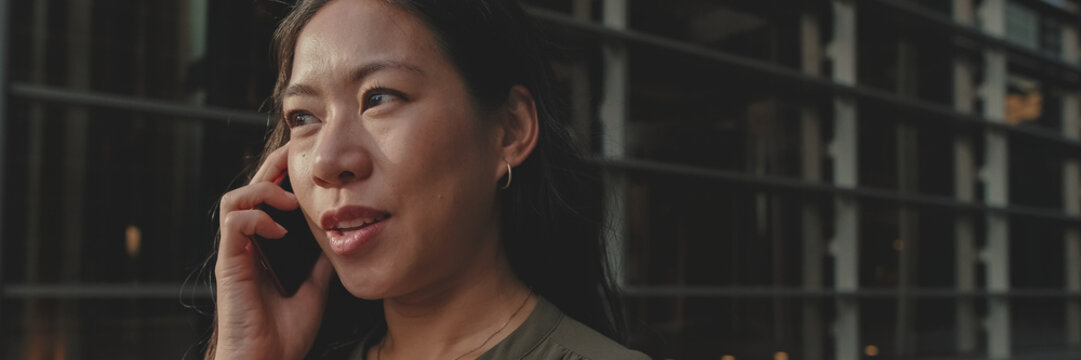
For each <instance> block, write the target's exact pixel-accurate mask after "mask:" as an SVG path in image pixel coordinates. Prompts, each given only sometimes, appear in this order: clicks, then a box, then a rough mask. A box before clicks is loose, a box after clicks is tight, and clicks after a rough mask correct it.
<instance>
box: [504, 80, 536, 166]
mask: <svg viewBox="0 0 1081 360" xmlns="http://www.w3.org/2000/svg"><path fill="white" fill-rule="evenodd" d="M500 112H501V114H500V115H501V116H500V121H499V128H500V129H499V130H498V133H499V135H498V141H499V142H498V144H499V147H500V155H502V157H503V158H502V160H504V161H506V162H507V163H509V164H510V166H511V167H515V166H518V165H519V164H521V163H522V162H523V161H525V159H526V158H528V157H529V154H530V153H532V152H533V148H534V147H536V146H537V135H538V133H539V124H538V123H537V103H536V101H534V100H533V94H532V93H531V92H530V91H529V89H528V88H526V87H525V86H521V85H515V86H514V87H512V88H511V89H510V93H509V94H507V102H506V103H504V104H503V107H502V108H501V109H500ZM498 166H499V167H498V169H499V170H497V171H498V173H497V175H498V176H499V177H503V176H504V175H506V172H507V168H506V165H505V164H503V162H500V163H499V164H498Z"/></svg>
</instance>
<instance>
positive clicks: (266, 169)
mask: <svg viewBox="0 0 1081 360" xmlns="http://www.w3.org/2000/svg"><path fill="white" fill-rule="evenodd" d="M288 165H289V143H288V142H287V143H285V145H282V146H281V147H279V148H277V149H274V151H271V152H270V155H267V157H266V160H265V161H263V164H262V165H260V166H259V170H258V171H256V172H255V176H252V178H251V182H250V183H249V184H254V183H257V182H260V181H272V180H274V179H275V178H277V177H278V175H279V174H281V173H282V172H283V171H285V170H286V169H287V168H288Z"/></svg>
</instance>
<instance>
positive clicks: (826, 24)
mask: <svg viewBox="0 0 1081 360" xmlns="http://www.w3.org/2000/svg"><path fill="white" fill-rule="evenodd" d="M526 4H527V5H528V12H529V14H530V15H531V16H532V17H533V18H534V19H536V20H537V22H538V24H539V25H540V26H541V28H542V30H543V31H544V33H545V34H546V35H547V37H548V38H550V40H551V41H552V44H551V50H552V54H553V56H554V57H555V64H554V66H555V69H556V73H557V76H558V78H559V84H558V85H559V89H560V90H561V92H562V93H563V94H564V95H565V97H566V98H567V102H568V105H569V106H568V109H567V111H566V113H565V114H564V116H568V117H571V118H572V119H573V120H574V124H575V125H574V126H575V129H574V133H575V134H576V136H577V137H578V139H579V140H580V141H582V142H583V143H585V144H586V145H587V146H588V148H589V149H590V151H591V154H590V159H591V160H590V161H591V163H592V164H594V165H595V166H598V167H600V168H601V169H603V170H604V173H605V174H606V177H607V181H609V184H608V187H607V188H608V189H609V193H608V194H607V195H609V202H608V206H607V210H608V213H609V217H610V223H611V231H610V237H611V242H612V244H613V246H612V249H611V251H612V253H613V255H614V256H613V259H614V265H615V266H614V267H615V268H616V269H617V279H618V282H619V286H620V288H621V289H622V291H623V293H624V294H625V309H623V310H624V311H625V313H626V314H627V317H628V319H629V320H630V321H629V322H630V326H631V338H630V341H631V346H632V347H635V348H638V349H641V350H643V351H645V352H647V353H648V354H649V355H650V356H651V357H653V358H656V359H668V358H671V359H725V360H735V359H762V358H767V359H769V358H772V359H811V360H815V359H840V360H850V359H985V358H990V359H1070V358H1081V3H1079V2H1078V1H1076V0H949V1H946V0H942V1H939V0H813V1H782V0H763V1H729V0H672V1H644V0H643V1H637V0H634V1H630V0H530V1H526ZM287 8H288V5H286V4H283V3H282V2H279V1H271V0H255V1H210V0H182V1H172V2H170V1H162V2H152V1H135V0H108V1H105V0H35V1H5V2H3V3H2V4H0V24H2V25H3V26H0V84H2V87H0V92H2V93H0V134H2V136H0V160H2V164H0V173H2V176H0V358H10V359H62V358H63V359H67V358H70V359H99V358H110V359H129V358H130V359H145V358H200V357H201V355H200V353H201V351H202V348H201V344H200V340H202V339H204V338H205V337H206V335H207V332H208V330H209V324H210V317H209V315H208V314H206V313H205V310H206V309H209V307H210V289H209V287H208V286H207V285H206V283H205V281H202V280H203V279H204V278H203V276H201V275H200V274H198V273H196V272H195V270H196V269H198V268H199V267H200V266H201V265H202V262H203V261H204V260H205V258H206V256H207V254H208V253H209V251H210V250H211V246H212V239H213V235H214V232H215V230H216V226H217V222H216V219H215V218H214V215H215V214H214V209H215V208H216V202H217V200H218V198H219V197H220V195H221V194H222V193H224V192H225V191H227V190H228V189H230V188H233V187H235V186H237V185H238V182H239V181H241V176H240V174H241V173H242V171H244V170H245V169H247V168H248V167H249V166H251V165H252V162H253V161H254V158H255V157H257V155H258V152H259V151H260V149H261V146H262V141H263V138H264V135H265V134H266V132H267V130H268V129H269V125H271V124H270V123H269V121H270V120H269V119H268V118H267V116H266V115H265V111H264V110H265V106H266V100H267V98H268V96H269V94H270V91H271V88H272V86H273V80H274V78H273V77H274V70H273V69H272V64H271V59H270V56H269V54H270V35H271V33H272V31H273V29H274V27H275V25H276V23H277V22H278V21H279V20H280V19H281V18H282V16H284V14H285V12H286V11H287ZM204 275H205V274H204Z"/></svg>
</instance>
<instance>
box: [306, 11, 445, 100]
mask: <svg viewBox="0 0 1081 360" xmlns="http://www.w3.org/2000/svg"><path fill="white" fill-rule="evenodd" d="M441 56H442V54H441V53H440V52H439V51H438V48H437V47H436V46H435V39H434V35H433V34H432V33H431V31H429V30H428V29H427V27H426V26H425V25H424V24H423V23H421V22H420V20H419V19H417V18H416V17H414V16H412V15H411V14H409V13H407V12H405V11H403V10H401V9H398V8H396V7H394V6H392V5H390V4H387V3H385V2H383V1H379V0H335V1H331V2H330V3H328V4H327V5H325V6H324V7H323V8H322V9H320V10H319V11H318V12H317V13H316V14H315V16H314V17H312V19H311V20H310V21H308V24H307V25H305V26H304V28H303V29H302V30H301V32H300V34H299V36H298V37H297V43H296V48H295V53H294V55H293V69H292V76H291V78H292V80H293V81H290V82H294V81H301V80H303V79H307V78H311V77H316V76H321V75H332V73H334V72H337V71H349V70H351V69H354V68H356V67H358V66H363V65H364V64H367V63H371V62H381V61H393V62H401V63H408V64H413V65H415V66H418V67H431V66H436V65H438V64H437V63H438V60H439V59H440V58H441ZM328 73H331V74H328Z"/></svg>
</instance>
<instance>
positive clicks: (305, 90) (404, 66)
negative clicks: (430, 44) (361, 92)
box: [281, 60, 424, 99]
mask: <svg viewBox="0 0 1081 360" xmlns="http://www.w3.org/2000/svg"><path fill="white" fill-rule="evenodd" d="M388 69H389V70H403V71H407V72H411V73H415V74H417V75H424V71H422V70H421V69H420V68H419V67H417V66H415V65H413V64H410V63H406V62H401V61H393V60H385V61H376V62H371V63H367V64H364V65H363V66H361V67H358V68H356V69H354V70H353V71H352V73H351V74H350V75H349V78H348V79H349V81H350V82H351V83H356V82H360V81H362V80H364V78H366V77H368V76H371V74H374V73H377V72H379V71H383V70H388ZM317 95H319V91H317V90H315V88H313V87H311V86H309V85H305V84H293V85H289V86H288V87H286V88H285V90H282V94H281V97H282V98H283V99H284V98H287V97H290V96H317Z"/></svg>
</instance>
